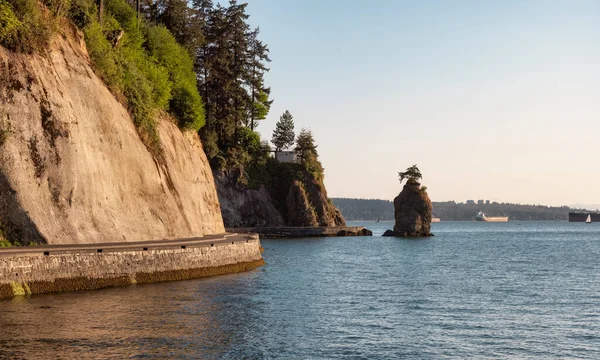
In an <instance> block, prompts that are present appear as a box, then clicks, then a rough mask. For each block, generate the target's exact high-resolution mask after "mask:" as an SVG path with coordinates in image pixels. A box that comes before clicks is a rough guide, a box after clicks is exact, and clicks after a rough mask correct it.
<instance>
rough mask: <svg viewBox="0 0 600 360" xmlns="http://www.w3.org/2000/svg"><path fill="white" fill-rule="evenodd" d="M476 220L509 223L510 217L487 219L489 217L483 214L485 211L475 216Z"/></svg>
mask: <svg viewBox="0 0 600 360" xmlns="http://www.w3.org/2000/svg"><path fill="white" fill-rule="evenodd" d="M475 220H477V221H487V222H507V221H508V216H495V217H487V216H485V214H484V213H483V211H480V212H479V213H478V214H477V215H476V216H475Z"/></svg>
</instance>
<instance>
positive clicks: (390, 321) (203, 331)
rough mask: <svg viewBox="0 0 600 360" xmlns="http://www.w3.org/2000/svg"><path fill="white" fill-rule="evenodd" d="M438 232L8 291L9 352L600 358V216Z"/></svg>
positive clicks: (4, 339)
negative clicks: (204, 275) (216, 272)
mask: <svg viewBox="0 0 600 360" xmlns="http://www.w3.org/2000/svg"><path fill="white" fill-rule="evenodd" d="M391 225H392V224H391V223H385V222H381V223H378V224H376V223H370V224H369V226H368V227H369V228H371V229H372V230H373V231H374V233H375V235H381V234H382V233H383V231H384V230H385V229H386V228H390V226H391ZM432 229H433V230H432V231H433V232H434V233H435V234H436V236H435V237H433V238H430V239H427V240H408V239H396V238H384V237H381V236H374V237H371V238H368V237H346V238H328V239H323V238H319V239H299V240H290V239H287V240H263V241H262V245H263V247H264V248H265V253H264V256H265V260H266V262H267V265H266V266H265V267H262V268H260V269H256V270H253V271H250V272H248V273H243V274H234V275H226V276H218V277H213V278H208V279H199V280H191V281H181V282H171V283H160V284H151V285H134V286H129V287H124V288H113V289H105V290H98V291H90V292H74V293H64V294H54V295H38V296H33V297H27V298H16V299H13V300H10V301H1V302H0V358H2V359H3V358H10V359H18V358H59V359H75V358H77V359H97V358H114V359H122V358H143V359H146V358H148V359H164V358H183V359H186V358H187V359H198V358H202V359H240V358H246V359H261V358H282V359H306V358H328V359H332V358H333V359H346V358H357V359H358V358H361V359H365V358H368V359H386V358H412V359H423V358H426V359H427V358H431V359H438V358H494V357H495V358H514V359H522V358H543V359H563V358H589V359H598V358H600V322H599V321H598V320H599V319H600V277H599V276H598V274H600V262H599V261H598V259H599V258H600V224H591V225H586V224H569V223H558V222H556V223H526V222H523V223H518V222H513V223H489V224H488V223H475V222H472V223H443V222H442V223H436V224H433V227H432Z"/></svg>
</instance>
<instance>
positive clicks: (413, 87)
mask: <svg viewBox="0 0 600 360" xmlns="http://www.w3.org/2000/svg"><path fill="white" fill-rule="evenodd" d="M247 2H248V3H249V5H248V8H247V11H248V13H249V14H250V19H249V21H250V23H251V24H252V25H253V26H259V27H260V30H261V35H260V38H261V39H262V40H263V42H265V43H266V44H268V46H269V49H270V56H271V59H272V62H271V63H270V69H271V70H270V72H269V73H268V74H267V76H266V83H267V85H270V86H271V88H272V98H273V99H274V103H273V106H272V107H271V111H270V113H269V116H268V117H267V119H266V120H265V121H263V122H262V123H261V125H260V126H259V128H258V130H259V132H260V133H261V135H262V137H263V138H265V139H270V138H271V133H272V131H273V128H274V126H275V123H276V122H277V120H278V119H279V116H280V115H281V114H282V113H283V112H284V111H285V110H286V109H287V110H289V111H290V112H291V113H292V115H293V116H294V121H295V124H296V129H297V130H299V129H300V128H301V127H306V128H309V129H311V130H312V132H313V134H314V137H315V140H316V142H317V144H318V151H319V157H320V160H321V162H322V163H323V166H324V168H325V184H326V187H327V190H328V194H329V196H330V197H353V198H354V197H356V198H379V199H393V198H394V197H395V196H396V195H397V194H398V192H399V191H400V190H401V185H400V183H399V182H398V178H397V173H398V172H399V171H402V170H404V169H406V168H407V167H409V166H411V165H413V164H417V165H418V166H419V168H420V169H421V172H422V173H423V180H422V183H423V185H426V186H427V188H428V193H429V195H430V197H431V198H432V200H433V201H447V200H455V201H461V202H464V201H465V200H467V199H474V200H477V199H489V200H492V201H499V202H515V203H527V204H545V205H565V204H567V205H569V204H576V203H580V204H600V166H599V160H600V1H597V0H590V1H585V0H581V1H578V0H571V1H567V0H565V1H551V0H540V1H510V0H503V1H478V0H473V1H459V0H456V1H400V0H380V1H376V0H373V1H364V0H363V1H355V0H302V1H298V0H247Z"/></svg>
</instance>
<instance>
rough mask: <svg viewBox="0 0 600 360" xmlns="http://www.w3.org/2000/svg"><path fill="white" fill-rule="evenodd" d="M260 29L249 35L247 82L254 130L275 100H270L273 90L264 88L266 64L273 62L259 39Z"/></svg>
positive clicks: (267, 49)
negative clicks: (257, 122)
mask: <svg viewBox="0 0 600 360" xmlns="http://www.w3.org/2000/svg"><path fill="white" fill-rule="evenodd" d="M259 33H260V29H259V28H256V29H254V31H252V32H250V33H249V34H248V46H249V47H248V60H249V61H248V64H247V65H248V70H249V77H248V78H247V80H246V84H247V86H248V87H249V88H250V89H249V90H250V95H251V97H252V99H251V102H250V104H249V105H250V111H249V121H247V123H246V126H248V123H249V125H250V128H251V129H252V130H254V128H255V127H256V121H257V120H264V119H265V118H266V117H267V114H268V113H269V109H270V108H271V104H272V103H273V100H269V94H270V93H271V89H270V88H268V87H265V86H264V83H263V78H264V74H265V73H266V72H267V71H269V69H268V68H267V67H266V65H265V63H267V62H271V59H270V58H269V48H268V47H267V46H266V45H265V44H263V42H262V41H260V40H259V39H258V34H259Z"/></svg>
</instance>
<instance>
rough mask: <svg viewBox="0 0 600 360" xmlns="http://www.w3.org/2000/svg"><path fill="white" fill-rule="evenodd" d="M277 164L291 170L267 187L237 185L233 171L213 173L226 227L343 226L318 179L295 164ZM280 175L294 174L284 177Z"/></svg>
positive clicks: (338, 213) (339, 215)
mask: <svg viewBox="0 0 600 360" xmlns="http://www.w3.org/2000/svg"><path fill="white" fill-rule="evenodd" d="M277 166H279V167H282V168H283V167H285V169H279V170H294V171H281V172H277V175H276V176H277V177H278V179H277V180H278V181H276V184H275V185H273V186H272V188H270V189H266V188H265V187H264V186H260V187H259V188H258V189H257V190H255V189H251V188H249V187H248V186H246V185H243V184H240V183H239V181H238V177H239V176H238V174H237V173H236V172H235V171H231V172H228V171H221V172H215V174H214V177H215V180H216V185H217V193H218V195H219V201H220V203H221V211H222V214H223V221H224V223H225V226H226V227H231V228H239V227H275V226H327V227H335V226H345V225H346V221H345V220H344V217H343V216H342V214H341V212H340V211H339V210H338V209H337V208H336V207H335V206H334V205H333V203H332V202H331V201H330V200H329V199H328V197H327V191H326V190H325V186H324V185H323V183H322V181H316V180H314V179H313V178H312V177H311V176H310V174H308V173H307V172H306V171H305V170H303V168H302V167H301V166H300V165H299V164H278V165H277ZM290 168H291V169H290ZM284 174H295V175H294V177H289V178H288V177H286V175H284ZM298 174H300V176H299V175H298Z"/></svg>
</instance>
